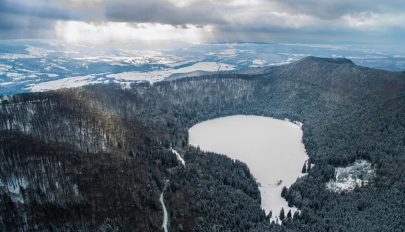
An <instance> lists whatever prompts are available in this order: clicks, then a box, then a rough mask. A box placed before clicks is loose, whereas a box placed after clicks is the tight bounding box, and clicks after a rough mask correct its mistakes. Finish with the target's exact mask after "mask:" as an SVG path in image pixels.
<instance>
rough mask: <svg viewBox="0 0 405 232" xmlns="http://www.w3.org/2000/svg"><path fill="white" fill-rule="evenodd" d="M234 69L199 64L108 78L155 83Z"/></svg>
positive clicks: (224, 66)
mask: <svg viewBox="0 0 405 232" xmlns="http://www.w3.org/2000/svg"><path fill="white" fill-rule="evenodd" d="M234 68H235V67H234V66H233V65H230V64H223V63H216V62H198V63H196V64H193V65H191V66H187V67H183V68H178V69H162V70H157V71H151V72H122V73H114V74H109V75H107V77H109V78H114V79H117V80H121V81H149V82H150V83H155V82H158V81H162V80H164V79H165V78H167V77H170V76H171V75H173V74H183V73H190V72H194V71H205V72H217V71H227V70H233V69H234Z"/></svg>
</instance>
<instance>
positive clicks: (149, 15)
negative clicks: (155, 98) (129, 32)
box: [105, 0, 224, 25]
mask: <svg viewBox="0 0 405 232" xmlns="http://www.w3.org/2000/svg"><path fill="white" fill-rule="evenodd" d="M105 13H106V17H107V19H110V20H112V21H121V22H128V21H129V22H142V23H162V24H172V25H182V24H202V25H204V24H219V23H224V21H223V19H222V18H221V13H222V12H221V11H218V10H217V8H216V7H215V5H213V3H211V2H209V1H199V2H197V3H193V4H191V5H188V6H185V7H177V6H175V5H174V4H173V3H171V2H167V1H162V0H138V1H128V0H126V1H125V0H118V1H109V2H108V3H107V4H106V5H105Z"/></svg>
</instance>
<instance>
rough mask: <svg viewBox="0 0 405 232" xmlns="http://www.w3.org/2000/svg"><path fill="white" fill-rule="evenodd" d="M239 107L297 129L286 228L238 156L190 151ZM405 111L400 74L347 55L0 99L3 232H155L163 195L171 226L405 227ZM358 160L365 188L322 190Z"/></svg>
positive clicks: (228, 228) (238, 228) (205, 228)
mask: <svg viewBox="0 0 405 232" xmlns="http://www.w3.org/2000/svg"><path fill="white" fill-rule="evenodd" d="M221 62H223V61H221ZM224 63H225V62H224ZM226 63H229V62H226ZM233 114H247V115H263V116H271V117H274V118H279V119H284V118H289V119H291V120H294V121H295V120H296V121H300V122H302V123H303V131H304V137H303V142H304V144H305V147H306V150H307V153H308V155H309V157H310V160H309V163H310V164H312V165H311V166H312V168H311V170H310V171H309V173H308V175H306V176H304V177H302V178H300V179H298V180H297V182H296V183H295V184H293V185H292V186H291V187H290V188H288V189H287V190H286V191H284V192H283V196H284V197H285V198H286V199H287V200H288V202H289V204H291V205H294V206H296V207H297V208H299V209H300V211H301V213H297V214H295V215H293V217H290V216H288V217H286V218H285V219H283V223H282V225H278V224H270V222H269V217H268V216H269V215H265V213H264V211H263V210H262V209H261V207H260V201H261V199H260V193H259V190H258V186H257V183H256V182H255V180H254V178H253V177H252V175H251V174H250V172H249V170H248V168H247V166H246V165H245V164H243V163H241V162H239V161H236V162H234V161H233V160H231V159H229V158H227V157H225V156H222V155H218V154H214V153H207V152H203V151H200V150H199V149H196V148H192V147H189V146H188V142H187V140H188V137H187V136H188V134H187V130H188V128H190V127H191V126H192V125H194V124H196V123H197V122H201V121H204V120H207V119H212V118H216V117H221V116H227V115H233ZM404 118H405V74H404V73H401V72H390V71H384V70H378V69H373V68H368V67H361V66H357V65H355V64H354V63H353V62H352V61H351V60H349V59H345V58H337V59H333V58H327V59H324V58H317V57H307V58H304V59H301V60H299V61H294V62H292V63H290V64H285V65H280V66H272V67H264V68H257V69H254V68H249V69H248V70H244V71H230V72H223V73H216V74H214V75H208V76H196V77H188V78H178V79H175V80H171V81H160V82H156V83H154V84H153V85H151V84H149V83H148V82H141V83H132V84H130V85H127V86H123V85H122V84H120V83H118V84H117V83H115V84H114V83H111V84H108V85H104V84H95V85H89V86H83V87H78V88H71V89H60V90H56V91H49V92H40V93H24V94H18V95H13V96H3V97H1V100H0V230H1V231H161V230H162V227H161V226H162V220H163V208H162V206H161V204H160V202H159V199H160V196H161V193H162V191H164V202H165V206H166V208H167V212H168V218H169V222H168V225H169V230H170V231H308V232H313V231H402V230H403V229H404V225H403V212H404V204H403V202H404V195H403V192H405V184H404V183H405V172H404V170H405V162H404V157H405V156H404V154H405V120H403V119H404ZM172 149H175V150H176V151H177V152H178V154H176V153H175V152H173V150H172ZM176 155H180V156H181V158H183V159H184V160H185V165H183V163H181V162H179V159H178V157H177V156H176ZM359 159H361V160H367V161H369V162H370V163H371V165H372V167H373V168H375V170H376V174H375V177H374V178H373V181H372V182H371V183H370V184H368V185H367V186H363V187H361V186H358V187H356V188H355V189H354V191H352V192H343V193H336V192H331V191H329V190H328V189H327V188H326V183H328V182H329V181H330V180H333V179H334V175H335V174H334V173H335V168H336V167H342V166H346V165H349V164H351V163H353V162H354V161H356V160H359Z"/></svg>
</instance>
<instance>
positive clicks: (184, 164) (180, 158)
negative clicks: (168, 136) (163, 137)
mask: <svg viewBox="0 0 405 232" xmlns="http://www.w3.org/2000/svg"><path fill="white" fill-rule="evenodd" d="M170 151H171V152H173V154H175V155H176V157H177V159H178V160H179V162H180V163H181V164H183V166H186V161H184V159H183V158H182V157H181V155H180V153H178V152H177V151H176V150H174V149H173V148H170Z"/></svg>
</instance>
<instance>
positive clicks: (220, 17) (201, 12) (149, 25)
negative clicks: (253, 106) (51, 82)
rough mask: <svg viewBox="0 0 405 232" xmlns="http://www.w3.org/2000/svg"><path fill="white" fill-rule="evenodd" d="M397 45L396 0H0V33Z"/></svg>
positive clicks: (403, 24) (404, 16)
mask: <svg viewBox="0 0 405 232" xmlns="http://www.w3.org/2000/svg"><path fill="white" fill-rule="evenodd" d="M22 38H56V39H62V40H65V41H67V42H72V43H76V42H89V43H101V44H103V43H110V42H121V41H152V42H153V41H180V42H192V43H203V42H298V43H377V44H391V45H397V46H403V41H405V39H404V38H405V1H404V0H384V1H382V0H350V1H349V0H0V39H22Z"/></svg>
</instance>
